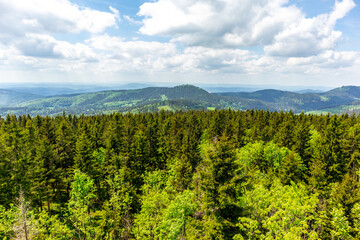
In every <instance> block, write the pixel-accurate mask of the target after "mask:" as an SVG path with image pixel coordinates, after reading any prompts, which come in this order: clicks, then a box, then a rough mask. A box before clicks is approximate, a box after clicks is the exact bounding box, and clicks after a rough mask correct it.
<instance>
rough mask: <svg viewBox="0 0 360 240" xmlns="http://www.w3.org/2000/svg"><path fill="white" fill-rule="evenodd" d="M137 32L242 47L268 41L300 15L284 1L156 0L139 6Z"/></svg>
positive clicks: (292, 6) (192, 43) (188, 41)
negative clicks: (140, 17)
mask: <svg viewBox="0 0 360 240" xmlns="http://www.w3.org/2000/svg"><path fill="white" fill-rule="evenodd" d="M138 15H139V16H143V17H144V20H143V26H142V27H141V28H140V32H141V33H143V34H147V35H164V36H170V37H172V38H173V39H174V41H178V42H181V43H183V44H185V45H202V46H204V45H205V46H215V47H219V46H221V47H224V46H225V47H234V46H236V47H246V46H254V45H264V44H270V43H271V42H272V40H273V38H274V36H275V35H276V34H278V33H279V32H280V31H281V30H282V29H284V28H285V27H286V25H287V24H289V22H294V21H296V20H297V19H299V18H301V17H303V15H302V13H301V11H300V10H299V9H298V8H297V7H295V6H294V5H290V6H289V5H287V1H286V0H271V1H269V0H243V1H238V0H212V1H209V0H198V1H191V0H159V1H157V2H152V3H150V2H148V3H145V4H143V5H142V6H141V7H140V11H139V13H138Z"/></svg>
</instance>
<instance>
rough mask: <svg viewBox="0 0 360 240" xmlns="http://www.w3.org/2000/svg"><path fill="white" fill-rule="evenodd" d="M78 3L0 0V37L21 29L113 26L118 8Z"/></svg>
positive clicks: (21, 33) (58, 30) (64, 30)
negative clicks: (85, 5)
mask: <svg viewBox="0 0 360 240" xmlns="http://www.w3.org/2000/svg"><path fill="white" fill-rule="evenodd" d="M110 10H111V12H101V11H97V10H93V9H90V8H84V7H79V6H77V5H75V4H73V3H71V2H70V1H68V0H45V1H44V0H11V1H8V0H0V31H1V32H2V34H0V41H1V40H2V41H5V40H9V41H11V40H12V38H13V37H23V36H24V34H25V33H28V32H31V33H79V32H81V31H87V32H90V33H100V32H103V31H104V30H105V29H106V28H108V27H112V26H116V18H118V17H119V12H117V10H116V9H114V8H110Z"/></svg>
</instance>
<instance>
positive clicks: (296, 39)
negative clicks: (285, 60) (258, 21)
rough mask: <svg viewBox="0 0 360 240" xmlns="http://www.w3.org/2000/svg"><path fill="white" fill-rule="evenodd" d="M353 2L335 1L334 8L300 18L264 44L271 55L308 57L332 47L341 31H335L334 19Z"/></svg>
mask: <svg viewBox="0 0 360 240" xmlns="http://www.w3.org/2000/svg"><path fill="white" fill-rule="evenodd" d="M354 7H355V3H354V2H353V1H352V0H343V1H342V2H336V4H335V7H334V10H333V11H332V12H331V13H329V14H322V15H319V16H316V17H314V18H310V19H309V18H301V19H300V20H299V21H297V22H294V23H292V24H290V25H289V27H287V28H285V29H284V30H283V31H282V32H280V33H279V34H278V35H276V36H275V41H274V43H273V44H271V45H268V46H265V47H264V50H265V52H266V53H267V54H269V55H273V56H286V57H288V56H298V57H308V56H314V55H318V54H320V53H322V52H324V51H326V50H330V49H334V48H335V46H336V44H337V42H338V40H339V39H340V38H341V35H342V33H341V32H340V31H335V30H334V28H335V25H336V21H337V20H339V19H341V18H343V17H344V16H345V15H346V14H347V13H348V12H349V11H350V10H351V9H352V8H354Z"/></svg>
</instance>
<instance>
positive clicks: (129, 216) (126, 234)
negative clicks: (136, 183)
mask: <svg viewBox="0 0 360 240" xmlns="http://www.w3.org/2000/svg"><path fill="white" fill-rule="evenodd" d="M108 183H109V186H110V194H111V195H110V199H109V201H108V202H107V203H106V204H105V209H106V211H105V214H104V215H105V216H104V217H105V218H106V221H107V223H106V227H105V229H104V231H106V233H107V234H106V236H107V238H109V239H129V238H130V236H131V226H132V220H133V212H132V210H133V208H134V198H135V194H136V193H135V189H134V187H133V186H132V185H131V183H130V182H129V171H128V169H127V168H126V167H125V168H123V169H121V170H120V171H119V172H118V173H116V174H115V176H114V177H113V178H109V179H108Z"/></svg>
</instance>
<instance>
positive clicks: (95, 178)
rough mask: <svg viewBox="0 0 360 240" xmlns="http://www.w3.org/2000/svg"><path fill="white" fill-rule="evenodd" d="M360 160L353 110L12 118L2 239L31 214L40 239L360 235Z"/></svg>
mask: <svg viewBox="0 0 360 240" xmlns="http://www.w3.org/2000/svg"><path fill="white" fill-rule="evenodd" d="M148 90H149V89H148ZM150 90H151V91H159V92H158V94H161V93H163V92H161V91H163V90H164V89H162V90H161V89H160V90H159V89H157V90H156V89H155V90H154V89H150ZM165 90H166V89H165ZM165 90H164V91H165ZM167 90H168V89H167ZM175 90H176V91H175ZM175 90H171V91H172V94H173V96H174V97H180V95H178V94H180V93H179V91H180V92H183V93H182V94H186V96H191V95H193V94H195V93H198V94H200V95H199V96H198V97H201V98H209V99H208V101H212V100H211V99H210V98H212V95H211V94H209V93H207V92H204V91H202V90H201V89H197V88H194V87H191V86H182V87H178V88H175ZM345 90H346V89H345ZM345 90H344V91H345ZM346 91H347V90H346ZM142 93H144V92H141V91H140V92H136V91H135V92H133V93H131V94H130V93H127V94H130V95H129V96H128V97H134V98H135V97H136V96H138V95H139V94H142ZM123 94H125V93H123ZM331 94H332V95H336V96H337V97H341V94H340V93H336V92H335V93H334V92H332V93H331ZM352 94H353V95H354V96H355V95H356V91H355V92H353V91H352ZM73 97H76V96H73ZM112 97H113V98H115V99H117V97H116V96H115V95H114V96H112ZM273 97H275V96H273ZM194 98H196V97H194ZM98 100H99V99H98ZM213 100H214V99H213ZM215 100H216V98H215ZM215 100H214V101H215ZM91 101H93V100H91ZM91 101H90V100H89V102H91ZM94 102H95V100H94ZM359 167H360V118H358V117H357V116H354V115H353V116H348V115H341V116H336V115H334V116H330V115H325V116H318V115H307V114H303V113H302V114H294V113H293V112H282V111H281V112H279V113H277V112H270V111H265V110H248V111H243V112H240V111H234V110H231V109H229V110H216V111H187V112H165V111H160V112H155V113H139V114H132V113H128V114H120V113H113V114H110V115H94V116H85V115H80V116H77V115H66V114H65V113H63V114H62V115H58V116H56V117H48V116H47V117H41V116H36V117H34V118H31V117H30V116H20V117H15V116H10V115H8V116H7V117H6V118H5V119H3V118H0V237H1V238H4V237H6V238H7V239H9V238H16V236H20V235H16V234H20V232H21V231H20V232H19V231H18V230H16V229H20V230H21V229H22V228H20V227H19V226H20V225H19V223H24V221H25V222H26V224H29V225H27V226H31V231H28V232H29V234H30V235H31V238H32V239H174V240H175V239H262V238H267V239H359V236H360V225H359V220H360V181H359V175H360V170H359ZM20 192H21V193H22V194H21V195H22V199H23V200H22V204H19V201H18V196H19V193H20ZM25 203H26V204H25ZM25 205H26V209H25V208H24V206H25ZM21 209H23V210H24V209H25V210H26V214H25V215H24V214H23V215H21V214H20V213H21V211H22V210H21ZM19 214H20V215H19ZM21 216H23V217H24V216H26V218H25V220H23V222H21V221H20V220H19V219H20V217H21ZM22 226H23V224H22ZM15 230H16V231H15ZM22 233H24V231H23V230H22ZM30 235H29V236H30Z"/></svg>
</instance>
